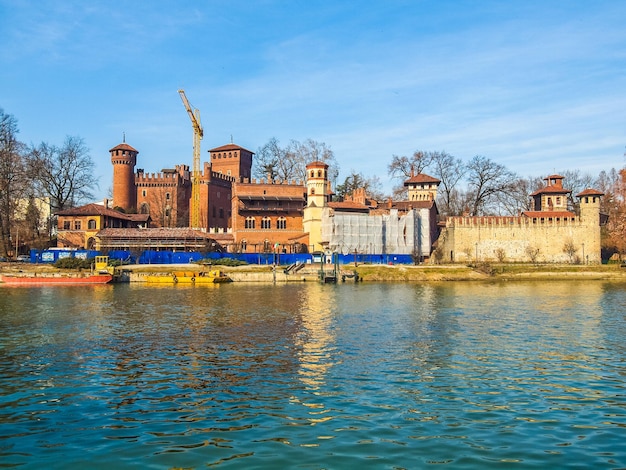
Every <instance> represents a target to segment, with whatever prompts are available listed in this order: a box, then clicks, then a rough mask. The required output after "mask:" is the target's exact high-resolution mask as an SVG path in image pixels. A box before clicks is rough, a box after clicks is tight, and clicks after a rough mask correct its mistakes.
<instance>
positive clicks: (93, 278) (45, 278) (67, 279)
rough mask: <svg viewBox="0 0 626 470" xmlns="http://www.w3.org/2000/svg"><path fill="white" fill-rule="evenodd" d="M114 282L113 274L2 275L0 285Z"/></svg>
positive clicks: (73, 284) (63, 284)
mask: <svg viewBox="0 0 626 470" xmlns="http://www.w3.org/2000/svg"><path fill="white" fill-rule="evenodd" d="M112 280H113V276H112V275H111V274H92V275H89V276H82V277H81V276H59V275H56V276H51V275H41V274H40V275H38V276H36V275H34V274H28V275H19V274H16V275H6V274H0V285H5V286H59V285H60V286H75V285H84V284H108V283H109V282H111V281H112Z"/></svg>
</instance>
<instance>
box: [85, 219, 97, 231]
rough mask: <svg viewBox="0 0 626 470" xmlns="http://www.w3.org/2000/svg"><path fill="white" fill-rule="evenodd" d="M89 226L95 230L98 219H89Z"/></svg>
mask: <svg viewBox="0 0 626 470" xmlns="http://www.w3.org/2000/svg"><path fill="white" fill-rule="evenodd" d="M87 228H88V229H89V230H95V229H96V221H95V220H94V219H89V222H87Z"/></svg>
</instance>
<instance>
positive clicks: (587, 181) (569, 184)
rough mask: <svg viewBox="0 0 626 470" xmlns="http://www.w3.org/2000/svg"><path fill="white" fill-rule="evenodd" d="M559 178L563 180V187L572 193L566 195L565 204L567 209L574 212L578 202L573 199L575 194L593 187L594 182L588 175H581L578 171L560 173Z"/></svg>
mask: <svg viewBox="0 0 626 470" xmlns="http://www.w3.org/2000/svg"><path fill="white" fill-rule="evenodd" d="M561 176H563V179H564V182H563V186H564V187H566V188H567V189H570V190H571V191H572V192H571V193H569V194H568V198H567V202H568V206H569V209H570V210H574V209H576V208H577V207H578V201H577V200H576V198H575V197H576V194H578V193H579V192H581V191H583V190H585V189H587V188H591V187H593V186H594V183H595V180H594V178H593V177H592V176H591V175H589V174H588V173H585V174H581V173H580V170H566V171H564V172H562V173H561Z"/></svg>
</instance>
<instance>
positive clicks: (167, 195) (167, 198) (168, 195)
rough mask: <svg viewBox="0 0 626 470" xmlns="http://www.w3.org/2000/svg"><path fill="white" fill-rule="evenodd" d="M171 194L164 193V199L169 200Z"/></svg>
mask: <svg viewBox="0 0 626 470" xmlns="http://www.w3.org/2000/svg"><path fill="white" fill-rule="evenodd" d="M171 197H172V196H171V194H170V193H165V200H166V201H169V200H170V199H171Z"/></svg>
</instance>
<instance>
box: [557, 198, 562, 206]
mask: <svg viewBox="0 0 626 470" xmlns="http://www.w3.org/2000/svg"><path fill="white" fill-rule="evenodd" d="M556 204H557V206H560V205H561V196H557V197H556Z"/></svg>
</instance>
